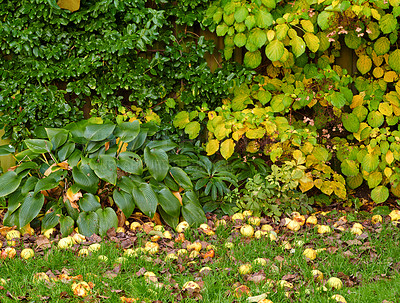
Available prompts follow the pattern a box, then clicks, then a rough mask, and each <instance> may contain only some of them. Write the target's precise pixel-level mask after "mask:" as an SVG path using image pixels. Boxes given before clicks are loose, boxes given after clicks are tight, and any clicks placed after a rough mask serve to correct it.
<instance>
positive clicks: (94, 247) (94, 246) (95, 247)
mask: <svg viewBox="0 0 400 303" xmlns="http://www.w3.org/2000/svg"><path fill="white" fill-rule="evenodd" d="M100 248H101V245H100V244H99V243H93V244H90V245H89V247H88V250H89V251H90V252H96V251H99V250H100Z"/></svg>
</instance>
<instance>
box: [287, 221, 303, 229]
mask: <svg viewBox="0 0 400 303" xmlns="http://www.w3.org/2000/svg"><path fill="white" fill-rule="evenodd" d="M286 227H287V228H288V229H290V230H293V231H298V230H300V228H301V225H300V223H299V222H297V221H295V220H290V219H289V222H288V224H287V225H286Z"/></svg>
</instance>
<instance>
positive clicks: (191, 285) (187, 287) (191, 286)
mask: <svg viewBox="0 0 400 303" xmlns="http://www.w3.org/2000/svg"><path fill="white" fill-rule="evenodd" d="M182 290H183V291H187V290H190V291H192V292H199V291H200V286H199V284H197V283H196V282H193V281H188V282H186V283H185V284H183V287H182Z"/></svg>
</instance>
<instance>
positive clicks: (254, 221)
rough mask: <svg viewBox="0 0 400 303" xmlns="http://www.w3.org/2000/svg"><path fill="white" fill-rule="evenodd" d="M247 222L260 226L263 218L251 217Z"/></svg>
mask: <svg viewBox="0 0 400 303" xmlns="http://www.w3.org/2000/svg"><path fill="white" fill-rule="evenodd" d="M247 222H248V223H249V224H251V225H254V226H259V225H260V223H261V219H260V218H259V217H250V218H249V219H248V220H247Z"/></svg>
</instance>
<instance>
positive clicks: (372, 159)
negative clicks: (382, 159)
mask: <svg viewBox="0 0 400 303" xmlns="http://www.w3.org/2000/svg"><path fill="white" fill-rule="evenodd" d="M378 165H379V156H378V155H373V154H366V155H365V157H363V159H362V161H361V166H362V168H363V169H364V170H365V171H366V172H368V173H371V172H373V171H374V170H375V169H376V168H377V167H378Z"/></svg>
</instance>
